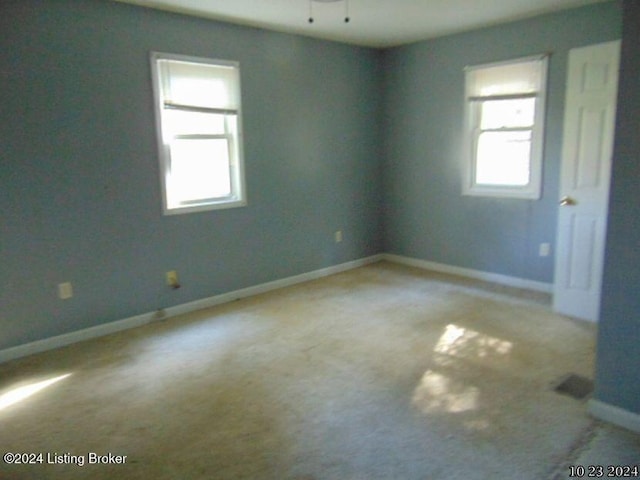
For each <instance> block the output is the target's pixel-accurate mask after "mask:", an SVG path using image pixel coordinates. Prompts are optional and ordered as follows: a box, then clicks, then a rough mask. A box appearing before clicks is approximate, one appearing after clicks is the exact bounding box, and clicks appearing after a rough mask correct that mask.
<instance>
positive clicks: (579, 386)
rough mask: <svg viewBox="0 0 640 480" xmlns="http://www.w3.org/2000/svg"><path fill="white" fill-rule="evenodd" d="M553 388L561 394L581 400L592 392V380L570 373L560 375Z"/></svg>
mask: <svg viewBox="0 0 640 480" xmlns="http://www.w3.org/2000/svg"><path fill="white" fill-rule="evenodd" d="M553 389H554V390H555V391H556V392H558V393H561V394H562V395H568V396H569V397H572V398H575V399H576V400H582V399H584V398H586V397H588V396H589V395H590V394H591V392H593V382H592V381H591V380H589V379H588V378H586V377H583V376H581V375H576V374H574V373H571V374H569V375H566V376H564V377H562V378H561V379H560V381H559V382H557V383H556V384H555V387H554V388H553Z"/></svg>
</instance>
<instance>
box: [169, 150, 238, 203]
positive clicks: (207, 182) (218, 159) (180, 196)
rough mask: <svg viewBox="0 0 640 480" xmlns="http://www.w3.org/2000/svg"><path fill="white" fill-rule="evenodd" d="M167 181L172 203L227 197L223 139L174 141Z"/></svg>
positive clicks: (226, 153)
mask: <svg viewBox="0 0 640 480" xmlns="http://www.w3.org/2000/svg"><path fill="white" fill-rule="evenodd" d="M169 180H170V183H171V189H170V192H171V195H172V203H173V204H180V203H183V202H193V201H197V200H202V199H207V198H219V197H225V196H229V195H230V194H231V177H230V171H229V145H228V142H227V140H226V139H206V140H204V139H197V140H191V139H189V140H183V139H180V140H174V141H173V142H172V143H171V171H170V175H169Z"/></svg>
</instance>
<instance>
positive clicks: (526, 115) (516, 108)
mask: <svg viewBox="0 0 640 480" xmlns="http://www.w3.org/2000/svg"><path fill="white" fill-rule="evenodd" d="M480 108H481V119H480V128H481V129H482V130H487V129H493V128H509V127H511V128H513V127H532V126H533V122H534V118H535V109H536V99H535V98H519V99H514V100H488V101H484V102H482V105H481V107H480Z"/></svg>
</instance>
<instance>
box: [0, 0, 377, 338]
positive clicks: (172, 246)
mask: <svg viewBox="0 0 640 480" xmlns="http://www.w3.org/2000/svg"><path fill="white" fill-rule="evenodd" d="M0 32H1V33H0V212H1V213H0V215H1V221H0V349H4V348H8V347H12V346H16V345H20V344H24V343H27V342H30V341H34V340H37V339H42V338H47V337H50V336H53V335H58V334H63V333H66V332H70V331H74V330H78V329H81V328H85V327H90V326H93V325H97V324H101V323H105V322H109V321H114V320H118V319H122V318H127V317H130V316H133V315H136V314H140V313H145V312H150V311H154V310H156V309H158V308H161V307H167V306H170V305H176V304H182V303H185V302H189V301H191V300H195V299H200V298H205V297H208V296H212V295H216V294H219V293H222V292H227V291H232V290H236V289H239V288H242V287H247V286H251V285H256V284H260V283H263V282H266V281H270V280H275V279H278V278H283V277H287V276H291V275H295V274H300V273H303V272H308V271H312V270H316V269H319V268H322V267H327V266H330V265H335V264H339V263H342V262H346V261H349V260H353V259H358V258H362V257H366V256H368V255H371V254H375V253H379V252H380V251H381V230H380V228H381V224H380V222H379V217H380V215H379V210H380V200H379V191H380V186H379V182H380V174H379V170H380V165H381V155H380V148H379V145H380V143H379V142H380V141H379V139H380V135H379V133H380V131H379V124H378V123H379V122H378V120H379V118H380V115H379V107H380V101H379V93H380V78H381V75H380V70H379V69H380V64H379V60H380V54H379V52H377V51H375V50H372V49H364V48H356V47H352V46H346V45H340V44H337V43H331V42H323V41H316V40H311V39H308V38H303V37H299V36H292V35H284V34H278V33H272V32H267V31H263V30H259V29H252V28H244V27H238V26H232V25H228V24H224V23H216V22H211V21H207V20H202V19H196V18H191V17H187V16H180V15H174V14H170V13H164V12H158V11H154V10H150V9H144V8H139V7H134V6H129V5H124V4H120V3H116V2H111V1H106V0H60V1H50V0H43V1H37V0H2V2H1V3H0ZM151 50H157V51H163V52H173V53H180V54H187V55H196V56H203V57H210V58H219V59H231V60H238V61H239V62H240V64H241V82H242V101H243V109H244V117H243V123H244V150H245V164H246V181H247V194H248V200H249V206H248V207H246V208H238V209H230V210H220V211H213V212H205V213H197V214H188V215H175V216H163V215H162V214H161V212H162V206H161V193H160V181H159V173H158V161H157V153H156V141H155V131H154V117H153V114H154V112H153V106H152V101H153V98H152V91H151V80H150V70H149V69H150V67H149V52H150V51H151ZM337 229H342V230H343V232H344V241H343V242H342V243H340V244H336V243H335V242H334V237H333V233H334V231H335V230H337ZM173 269H176V270H177V271H178V273H179V275H180V278H181V282H182V285H183V287H182V288H181V289H180V290H176V291H171V290H169V289H168V288H167V287H166V285H165V283H164V282H165V281H164V272H165V271H167V270H173ZM64 281H70V282H72V283H73V286H74V297H73V298H72V299H70V300H67V301H61V300H59V299H58V298H57V284H58V283H59V282H64Z"/></svg>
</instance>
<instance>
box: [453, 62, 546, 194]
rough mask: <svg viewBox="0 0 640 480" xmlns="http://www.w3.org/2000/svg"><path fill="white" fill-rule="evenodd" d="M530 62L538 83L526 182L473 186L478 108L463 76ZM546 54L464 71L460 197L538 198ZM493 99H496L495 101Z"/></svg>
mask: <svg viewBox="0 0 640 480" xmlns="http://www.w3.org/2000/svg"><path fill="white" fill-rule="evenodd" d="M533 60H540V62H541V64H540V69H541V72H540V73H541V77H542V82H541V85H540V90H539V91H538V92H537V94H536V95H535V98H536V108H535V117H534V126H533V129H532V140H531V157H530V181H529V184H528V185H524V186H511V185H507V186H499V185H482V184H477V183H475V180H474V179H475V178H476V172H475V169H476V156H475V152H476V149H477V143H476V141H477V135H476V133H475V131H476V129H477V125H478V120H479V118H478V117H479V106H480V102H477V101H474V100H472V99H470V98H469V95H468V92H467V89H468V85H467V79H466V74H467V72H468V71H470V70H474V69H482V68H489V67H497V66H502V65H509V64H515V63H519V62H528V61H533ZM548 60H549V56H548V54H542V55H533V56H528V57H521V58H516V59H512V60H506V61H502V62H494V63H488V64H482V65H474V66H469V67H465V69H464V71H465V97H464V101H465V137H464V146H465V154H464V162H463V169H462V171H463V183H462V195H468V196H482V197H501V198H514V199H528V200H537V199H539V198H540V196H541V192H542V166H543V165H542V164H543V162H542V160H543V155H544V132H545V130H544V119H545V110H546V93H547V82H548V75H547V72H548ZM530 96H531V95H522V96H521V97H523V98H524V97H530ZM510 97H512V98H518V96H517V95H514V96H510ZM496 98H497V97H496Z"/></svg>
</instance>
